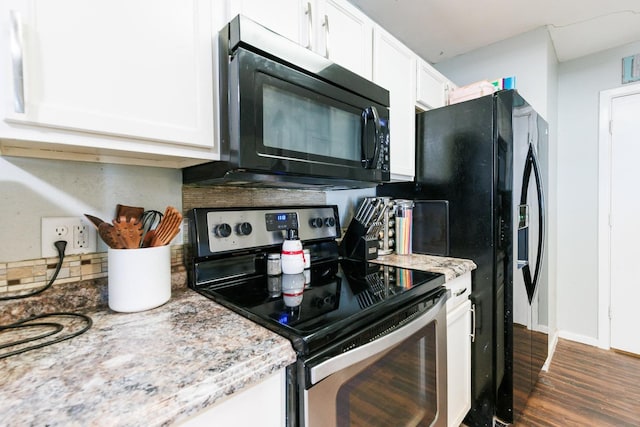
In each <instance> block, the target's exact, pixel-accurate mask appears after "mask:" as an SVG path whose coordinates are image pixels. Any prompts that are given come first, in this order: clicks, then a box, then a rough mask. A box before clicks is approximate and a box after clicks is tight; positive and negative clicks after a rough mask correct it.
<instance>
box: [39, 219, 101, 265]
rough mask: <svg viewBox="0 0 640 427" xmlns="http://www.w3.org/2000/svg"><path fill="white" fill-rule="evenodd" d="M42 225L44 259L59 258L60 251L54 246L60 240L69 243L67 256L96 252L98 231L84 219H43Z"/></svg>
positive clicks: (66, 250) (41, 247)
mask: <svg viewBox="0 0 640 427" xmlns="http://www.w3.org/2000/svg"><path fill="white" fill-rule="evenodd" d="M41 225H42V228H41V239H40V241H41V246H40V249H41V253H42V257H43V258H52V257H57V256H58V250H57V249H56V247H55V246H54V243H55V242H56V241H58V240H65V241H66V242H67V247H66V248H65V251H64V253H65V255H77V254H87V253H92V252H96V239H97V232H96V229H95V227H94V226H93V224H91V223H90V222H89V221H88V220H86V219H84V218H82V217H66V216H65V217H42V223H41ZM80 229H81V230H82V232H80Z"/></svg>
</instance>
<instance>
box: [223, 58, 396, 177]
mask: <svg viewBox="0 0 640 427" xmlns="http://www.w3.org/2000/svg"><path fill="white" fill-rule="evenodd" d="M228 90H229V93H228V97H229V98H228V102H229V128H230V144H231V151H230V153H233V152H237V153H238V155H239V159H238V165H239V167H240V168H246V169H259V170H267V171H272V172H280V173H294V174H305V175H317V176H331V177H338V178H344V179H353V180H361V181H376V182H378V181H383V180H389V160H388V154H389V153H388V145H389V139H388V138H389V136H388V129H387V126H388V117H389V113H388V108H387V107H385V106H383V105H380V104H376V103H375V102H373V101H371V100H369V99H367V98H366V97H363V96H359V95H357V94H355V93H353V92H351V91H349V90H347V89H344V88H342V87H340V86H337V85H333V84H330V83H328V82H327V81H325V80H322V79H320V78H316V77H314V76H312V75H309V74H306V73H304V72H302V71H300V70H298V69H296V68H294V67H292V66H289V65H286V64H283V63H280V62H278V61H276V60H274V59H272V58H268V57H265V56H262V55H259V54H257V53H255V52H252V51H250V50H246V49H243V48H238V49H236V51H235V52H234V54H233V57H232V59H231V62H230V63H229V87H228ZM236 144H237V147H234V145H236Z"/></svg>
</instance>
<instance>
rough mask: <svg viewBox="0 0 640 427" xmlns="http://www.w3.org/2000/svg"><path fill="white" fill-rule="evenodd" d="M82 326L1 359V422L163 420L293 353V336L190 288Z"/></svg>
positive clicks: (96, 316) (253, 379)
mask: <svg viewBox="0 0 640 427" xmlns="http://www.w3.org/2000/svg"><path fill="white" fill-rule="evenodd" d="M86 314H89V315H90V317H91V318H92V320H93V326H92V327H91V329H89V330H88V331H87V332H85V333H84V334H82V335H80V336H78V337H75V338H72V339H70V340H68V341H63V342H60V343H57V344H54V345H51V346H48V347H44V348H42V349H38V350H32V351H28V352H26V353H23V354H19V355H15V356H11V357H8V358H5V359H0V372H1V373H2V375H1V380H0V381H1V382H0V425H1V426H18V425H20V426H23V425H24V426H26V425H31V426H44V425H47V426H65V427H66V426H160V425H170V424H174V423H176V422H179V421H181V420H184V419H187V418H188V417H190V416H192V415H194V414H196V413H198V412H200V411H202V410H204V409H206V408H208V407H211V406H212V405H213V404H214V403H216V402H218V401H219V400H220V399H222V398H224V397H225V396H227V395H229V394H231V393H234V392H237V391H241V390H242V389H243V388H244V387H245V386H248V385H251V384H254V383H258V382H260V381H261V380H263V379H266V378H267V377H268V376H270V375H271V374H274V373H275V372H277V371H278V370H280V369H282V368H284V367H285V366H287V365H289V364H291V363H293V362H294V361H295V353H294V351H293V349H292V347H291V344H290V342H289V341H288V340H287V339H285V338H283V337H280V336H279V335H277V334H275V333H272V332H271V331H268V330H267V329H265V328H263V327H260V326H258V325H256V324H255V323H253V322H251V321H249V320H247V319H245V318H243V317H241V316H239V315H237V314H235V313H233V312H231V311H230V310H227V309H226V308H224V307H222V306H220V305H218V304H216V303H214V302H213V301H211V300H209V299H207V298H205V297H203V296H201V295H199V294H197V293H196V292H194V291H192V290H190V289H183V290H179V291H178V292H175V291H174V295H173V296H172V298H171V300H170V301H169V302H168V303H166V304H165V305H163V306H161V307H158V308H155V309H152V310H148V311H144V312H139V313H127V314H125V313H114V312H112V311H109V310H101V311H97V312H90V313H86Z"/></svg>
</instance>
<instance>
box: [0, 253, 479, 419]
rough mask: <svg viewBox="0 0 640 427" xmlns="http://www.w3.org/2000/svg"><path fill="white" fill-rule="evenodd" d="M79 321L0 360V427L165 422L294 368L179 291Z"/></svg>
mask: <svg viewBox="0 0 640 427" xmlns="http://www.w3.org/2000/svg"><path fill="white" fill-rule="evenodd" d="M373 262H377V263H384V264H389V265H395V266H399V267H408V268H414V269H419V270H426V271H433V272H438V273H443V274H444V275H445V277H446V280H448V281H449V280H452V279H454V278H455V277H458V276H461V275H463V274H465V273H467V272H469V271H471V270H473V269H475V268H476V265H475V264H474V263H473V262H472V261H469V260H463V259H457V258H446V257H438V256H429V255H416V254H413V255H386V256H381V257H379V258H378V259H377V260H374V261H373ZM88 289H91V291H90V292H94V293H95V291H93V289H94V287H89V288H87V287H86V286H84V285H83V286H79V289H78V290H76V291H74V292H76V293H77V294H80V295H84V294H83V292H84V293H87V292H89V291H88ZM97 289H99V287H98V288H97ZM102 293H104V289H103V291H102ZM67 295H68V294H67ZM94 297H96V296H94ZM97 297H100V295H98V296H97ZM102 299H104V295H102ZM69 300H70V298H61V299H59V300H56V301H57V305H54V306H57V307H61V308H65V309H66V308H68V307H62V306H61V305H60V304H62V303H63V302H68V301H69ZM30 306H31V307H32V309H33V310H37V311H39V312H47V311H50V306H51V304H50V301H49V300H48V299H46V298H45V299H44V301H43V302H37V303H35V304H34V303H32V304H31V305H30ZM0 308H2V307H0ZM28 308H29V307H28V306H24V305H17V306H15V307H13V308H11V309H7V311H6V313H5V314H11V316H12V317H16V318H24V317H27V315H28V314H33V313H30V312H29V311H27V309H28ZM45 308H49V310H47V309H45ZM68 311H74V310H68ZM75 311H77V310H75ZM85 314H88V315H89V316H90V317H91V318H92V320H93V326H92V327H91V329H89V331H87V332H86V333H84V334H83V335H80V336H78V337H75V338H72V339H70V340H68V341H64V342H61V343H57V344H54V345H51V346H48V347H44V348H42V349H38V350H33V351H28V352H26V353H23V354H20V355H16V356H12V357H8V358H5V359H0V372H1V373H2V375H1V376H0V378H1V380H0V381H1V382H0V426H14V425H32V426H43V425H47V426H52V427H53V426H65V427H66V426H141V425H144V426H161V425H172V424H175V423H179V422H180V421H182V420H186V419H188V418H189V417H191V416H193V415H195V414H197V413H198V412H200V411H202V410H205V409H207V408H210V407H212V406H213V405H214V404H215V403H217V402H219V401H220V400H221V399H223V398H224V397H226V396H228V395H230V394H232V393H234V392H241V391H242V389H244V388H245V387H247V386H249V385H252V384H255V383H258V382H260V381H261V380H263V379H266V378H267V377H268V376H270V375H271V374H274V373H275V372H277V371H278V370H280V369H283V368H284V367H286V366H287V365H289V364H291V363H293V362H294V361H295V352H294V351H293V349H292V347H291V344H290V342H289V341H288V340H287V339H285V338H283V337H280V336H279V335H277V334H275V333H273V332H271V331H269V330H267V329H265V328H263V327H261V326H259V325H257V324H255V323H253V322H251V321H249V320H247V319H245V318H243V317H242V316H239V315H237V314H235V313H233V312H232V311H230V310H228V309H226V308H224V307H222V306H220V305H219V304H216V303H215V302H213V301H211V300H209V299H207V298H205V297H203V296H201V295H199V294H197V293H196V292H194V291H192V290H190V289H186V288H181V289H174V290H173V295H172V298H171V300H170V301H169V302H168V303H167V304H165V305H163V306H161V307H158V308H155V309H153V310H148V311H143V312H139V313H127V314H125V313H114V312H113V311H110V310H108V309H105V308H104V307H102V308H96V309H93V310H91V311H89V312H86V313H85ZM5 317H6V316H5ZM5 320H6V319H5Z"/></svg>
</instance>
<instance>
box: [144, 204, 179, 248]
mask: <svg viewBox="0 0 640 427" xmlns="http://www.w3.org/2000/svg"><path fill="white" fill-rule="evenodd" d="M181 225H182V214H181V213H180V212H179V211H178V210H177V209H176V208H174V207H173V206H168V207H167V209H166V211H165V213H164V216H163V217H162V220H161V221H160V224H158V228H156V229H155V230H154V233H153V236H152V237H151V243H150V246H164V245H168V244H169V243H171V240H173V238H174V237H176V235H177V234H178V233H179V232H180V226H181Z"/></svg>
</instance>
